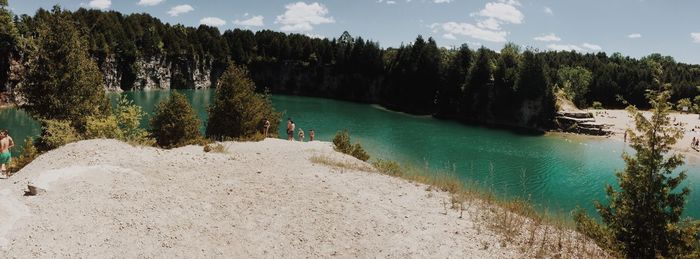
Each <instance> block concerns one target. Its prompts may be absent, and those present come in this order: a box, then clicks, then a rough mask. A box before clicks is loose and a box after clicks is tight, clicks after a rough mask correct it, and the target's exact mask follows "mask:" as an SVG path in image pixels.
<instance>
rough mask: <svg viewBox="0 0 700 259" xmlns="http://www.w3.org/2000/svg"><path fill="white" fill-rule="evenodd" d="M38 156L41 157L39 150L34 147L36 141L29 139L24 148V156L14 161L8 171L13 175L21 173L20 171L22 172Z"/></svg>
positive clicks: (25, 141)
mask: <svg viewBox="0 0 700 259" xmlns="http://www.w3.org/2000/svg"><path fill="white" fill-rule="evenodd" d="M37 156H39V150H37V148H36V146H35V145H34V140H33V139H32V138H31V137H27V138H26V139H25V140H24V145H23V146H22V154H21V155H19V157H17V158H16V159H14V160H12V163H11V164H10V168H8V171H9V172H11V173H16V172H19V170H22V168H24V167H25V166H27V165H28V164H29V163H31V162H32V161H34V159H35V158H36V157H37Z"/></svg>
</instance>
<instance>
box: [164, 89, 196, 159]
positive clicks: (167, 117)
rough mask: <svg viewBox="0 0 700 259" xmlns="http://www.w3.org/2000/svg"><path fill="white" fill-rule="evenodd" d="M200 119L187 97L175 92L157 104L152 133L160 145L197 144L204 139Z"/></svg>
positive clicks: (169, 146) (173, 146)
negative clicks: (200, 130)
mask: <svg viewBox="0 0 700 259" xmlns="http://www.w3.org/2000/svg"><path fill="white" fill-rule="evenodd" d="M199 125H200V120H199V117H197V114H196V113H195V112H194V110H193V109H192V106H191V105H190V103H189V102H188V101H187V98H186V97H185V96H184V95H182V94H180V93H177V92H173V93H172V95H170V98H169V99H168V100H166V101H163V102H161V103H159V104H158V105H157V106H156V110H155V114H154V115H153V118H151V128H152V129H151V134H152V135H153V137H154V138H155V139H156V143H157V144H158V146H161V147H165V148H175V147H181V146H185V145H189V144H195V143H198V142H200V141H201V140H202V135H201V134H200V132H199Z"/></svg>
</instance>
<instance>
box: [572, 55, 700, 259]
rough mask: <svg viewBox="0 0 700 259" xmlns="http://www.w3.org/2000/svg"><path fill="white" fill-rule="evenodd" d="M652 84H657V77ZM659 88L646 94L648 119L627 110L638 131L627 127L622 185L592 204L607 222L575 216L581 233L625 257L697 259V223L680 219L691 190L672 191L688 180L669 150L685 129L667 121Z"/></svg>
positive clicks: (665, 90) (665, 102) (581, 214)
mask: <svg viewBox="0 0 700 259" xmlns="http://www.w3.org/2000/svg"><path fill="white" fill-rule="evenodd" d="M655 68H656V69H655V71H656V73H655V75H657V76H658V75H660V74H661V73H660V67H659V66H658V65H656V66H655ZM655 78H658V77H655ZM655 82H657V84H658V85H660V83H659V81H658V79H655ZM660 89H661V90H660V92H651V93H649V94H648V98H649V99H650V103H651V106H652V115H651V118H647V117H644V116H643V115H642V113H641V112H639V111H638V110H636V109H635V108H631V109H629V111H630V113H631V114H632V116H633V117H634V120H635V127H636V130H628V131H627V135H628V136H629V139H630V142H631V146H632V148H633V149H634V150H635V151H636V152H635V154H627V153H625V154H623V156H622V157H623V159H624V160H625V164H626V167H625V169H624V170H623V171H622V172H618V173H617V178H618V183H619V185H620V188H619V190H616V189H615V188H613V187H612V186H610V185H608V186H607V188H606V192H607V195H608V199H609V204H602V203H600V202H596V203H595V206H596V208H597V210H598V213H599V214H600V216H601V218H602V220H603V223H605V226H601V225H599V224H597V223H595V221H594V220H593V219H591V218H589V217H588V216H586V215H585V212H583V211H581V210H579V211H578V212H577V213H576V215H575V217H574V218H575V220H576V221H577V228H578V229H579V231H581V232H583V233H585V234H587V235H589V236H591V237H593V238H594V239H596V240H597V241H598V242H599V244H601V245H602V246H606V247H608V248H612V249H614V250H617V251H618V252H619V253H621V254H622V255H624V256H626V257H628V258H656V257H658V256H661V257H684V256H690V257H692V258H697V256H700V254H698V251H697V250H694V249H697V245H698V243H697V242H698V240H697V238H698V231H699V230H700V224H699V223H698V222H697V221H693V220H691V219H681V215H682V213H683V208H684V206H685V201H686V197H687V196H688V194H689V192H690V190H689V189H688V188H687V187H685V188H682V189H681V190H680V192H674V190H675V189H676V188H678V187H679V186H680V184H681V182H682V181H683V180H684V179H685V178H686V174H685V172H680V173H676V172H674V170H675V169H676V168H677V167H679V166H681V165H682V164H683V159H684V158H683V156H682V155H679V154H669V152H670V151H671V148H672V147H673V145H674V144H675V143H676V141H677V140H678V139H679V138H681V137H682V134H683V133H682V131H680V130H679V129H677V128H674V127H673V126H672V125H671V121H670V117H669V112H670V110H671V107H672V106H671V104H670V103H669V102H668V99H669V97H670V92H669V91H668V89H670V87H669V86H668V85H664V86H660ZM694 246H695V247H694Z"/></svg>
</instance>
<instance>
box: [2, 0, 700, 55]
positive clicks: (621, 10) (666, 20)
mask: <svg viewBox="0 0 700 259" xmlns="http://www.w3.org/2000/svg"><path fill="white" fill-rule="evenodd" d="M9 3H10V9H11V10H12V11H13V12H14V13H15V14H30V15H33V14H34V13H35V12H36V10H37V9H38V8H40V7H43V8H45V9H50V8H51V7H52V6H53V5H56V4H59V5H60V6H62V7H63V8H65V9H70V10H75V9H78V8H81V7H84V8H94V9H101V10H115V11H119V12H122V13H127V14H128V13H149V14H151V15H153V16H155V17H158V18H159V19H161V20H162V21H163V22H167V23H171V24H175V23H180V24H184V25H188V26H198V25H199V24H207V25H211V26H216V27H219V28H220V29H221V31H224V30H227V29H234V28H244V29H251V30H254V31H257V30H262V29H271V30H275V31H283V32H289V33H301V34H306V35H309V36H312V37H327V38H335V37H339V36H340V35H341V34H342V33H343V31H348V32H350V34H351V35H353V36H355V37H357V36H362V37H363V38H365V39H370V40H373V41H377V42H379V43H380V45H381V46H382V47H398V46H400V45H401V44H402V43H410V42H412V41H413V40H415V38H416V37H417V36H418V35H422V36H423V37H426V38H427V37H433V38H434V39H435V40H436V41H437V43H438V45H440V46H443V47H451V46H459V45H461V44H464V43H466V44H469V45H470V46H471V47H479V46H482V45H483V46H486V47H488V48H491V49H494V50H499V49H501V48H502V47H503V45H504V44H505V43H507V42H513V43H515V44H518V45H521V46H523V47H530V48H534V49H538V50H576V51H578V52H599V51H603V52H606V53H609V54H610V53H614V52H620V53H622V54H623V55H626V56H632V57H635V58H639V57H643V56H647V55H649V54H651V53H661V54H662V55H669V56H672V57H674V58H675V59H676V60H677V61H680V62H685V63H692V64H700V15H698V13H700V1H697V0H674V1H665V0H586V1H583V0H541V1H534V0H315V1H314V0H311V1H298V0H297V1H295V0H206V1H202V0H199V1H195V0H9Z"/></svg>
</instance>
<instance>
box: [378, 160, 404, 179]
mask: <svg viewBox="0 0 700 259" xmlns="http://www.w3.org/2000/svg"><path fill="white" fill-rule="evenodd" d="M372 165H373V166H374V168H375V169H377V171H379V172H380V173H382V174H387V175H391V176H401V175H402V174H403V169H402V168H401V166H400V165H399V163H396V162H395V161H391V160H381V159H379V160H377V161H375V162H374V163H372Z"/></svg>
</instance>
